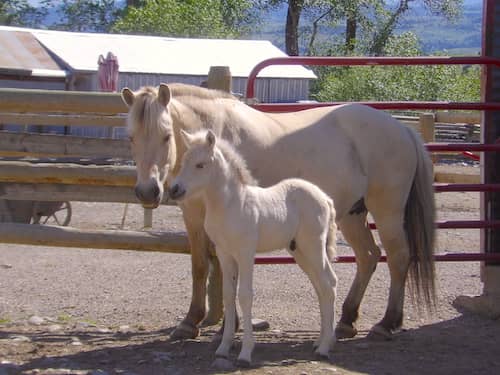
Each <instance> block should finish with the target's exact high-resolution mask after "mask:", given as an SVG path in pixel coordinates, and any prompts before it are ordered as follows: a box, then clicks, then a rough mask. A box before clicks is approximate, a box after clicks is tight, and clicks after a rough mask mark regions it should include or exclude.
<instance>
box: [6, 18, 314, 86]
mask: <svg viewBox="0 0 500 375" xmlns="http://www.w3.org/2000/svg"><path fill="white" fill-rule="evenodd" d="M8 29H11V30H12V29H13V28H9V27H0V30H8ZM23 30H25V31H28V32H30V33H32V34H33V35H34V36H35V37H36V39H37V40H38V41H39V42H40V43H41V44H43V45H44V46H45V47H46V48H47V49H48V50H50V51H51V52H52V53H54V54H55V55H56V56H57V57H58V58H60V59H61V60H62V61H63V62H64V63H66V64H67V65H68V66H69V67H70V68H71V69H72V70H75V71H83V72H85V71H88V72H94V71H96V70H97V59H98V57H99V55H101V54H102V55H106V54H107V53H108V52H112V53H113V54H115V55H116V56H117V57H118V61H119V64H120V72H124V73H125V72H129V73H153V74H182V75H206V74H207V73H208V70H209V68H210V67H211V66H219V65H224V66H229V67H230V70H231V74H232V75H233V76H234V77H247V76H248V75H249V73H250V71H251V70H252V68H253V67H254V66H255V65H256V64H257V63H259V62H260V61H262V60H264V59H267V58H270V57H282V56H286V54H285V53H284V52H282V51H281V50H280V49H279V48H277V47H276V46H274V45H273V44H272V43H271V42H269V41H264V40H229V39H186V38H169V37H155V36H140V35H124V34H97V33H74V32H63V31H52V30H37V29H23ZM259 77H276V78H278V77H279V78H309V79H313V78H316V76H315V75H314V73H313V72H312V71H311V70H309V69H306V68H304V67H303V66H273V67H269V68H266V69H265V70H263V71H262V72H261V73H260V74H259Z"/></svg>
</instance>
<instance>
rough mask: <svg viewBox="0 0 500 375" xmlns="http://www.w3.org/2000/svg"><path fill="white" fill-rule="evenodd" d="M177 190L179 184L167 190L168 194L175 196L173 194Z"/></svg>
mask: <svg viewBox="0 0 500 375" xmlns="http://www.w3.org/2000/svg"><path fill="white" fill-rule="evenodd" d="M178 192H179V185H177V184H176V185H174V186H172V187H171V188H170V189H169V190H168V195H170V196H171V197H172V198H175V195H176V194H177V193H178Z"/></svg>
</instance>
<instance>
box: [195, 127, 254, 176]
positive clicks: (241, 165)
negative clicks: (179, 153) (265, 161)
mask: <svg viewBox="0 0 500 375" xmlns="http://www.w3.org/2000/svg"><path fill="white" fill-rule="evenodd" d="M206 134H207V133H206V131H203V130H202V131H199V132H197V133H195V135H196V139H195V140H194V142H193V143H192V145H195V144H206ZM215 145H216V146H215V147H217V148H218V149H219V151H220V152H221V154H222V156H223V157H224V159H225V160H226V162H227V163H228V164H229V167H230V168H231V169H232V171H233V172H234V174H235V176H237V177H238V179H239V181H240V182H241V183H242V184H244V185H257V184H258V182H257V180H256V179H255V178H254V177H253V176H252V173H251V172H250V170H249V169H248V166H247V163H246V161H245V159H244V158H243V157H242V156H241V154H240V153H239V152H238V151H236V149H235V148H234V146H233V145H232V144H231V143H230V142H228V141H226V140H225V139H223V138H219V137H217V141H216V143H215Z"/></svg>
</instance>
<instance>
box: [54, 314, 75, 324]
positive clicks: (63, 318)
mask: <svg viewBox="0 0 500 375" xmlns="http://www.w3.org/2000/svg"><path fill="white" fill-rule="evenodd" d="M71 318H72V316H71V315H69V314H66V313H62V314H59V316H58V317H57V321H58V322H59V323H68V322H69V321H70V320H71Z"/></svg>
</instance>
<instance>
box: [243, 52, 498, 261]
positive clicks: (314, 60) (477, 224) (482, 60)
mask: <svg viewBox="0 0 500 375" xmlns="http://www.w3.org/2000/svg"><path fill="white" fill-rule="evenodd" d="M271 65H313V66H354V65H357V66H382V65H405V66H410V65H484V66H486V67H488V66H495V67H500V59H496V58H492V57H309V56H307V57H305V56H304V57H301V56H293V57H277V58H271V59H267V60H264V61H262V62H261V63H259V64H257V65H256V66H255V67H254V68H253V70H252V71H251V72H250V75H249V77H248V83H247V91H246V98H247V100H248V101H249V102H251V101H252V99H253V98H254V96H255V80H256V78H257V75H258V74H259V72H260V71H261V70H263V69H264V68H266V67H268V66H271ZM338 104H344V103H343V102H322V103H256V104H252V107H254V108H255V109H258V110H260V111H263V112H291V111H300V110H304V109H309V108H315V107H324V106H331V105H338ZM361 104H365V105H369V106H371V107H373V108H376V109H381V110H401V109H405V110H421V109H433V110H480V111H489V110H500V103H497V102H477V103H457V102H421V101H420V102H396V101H395V102H361ZM426 147H427V149H428V151H429V152H436V151H441V152H443V151H457V152H466V153H467V152H472V151H475V152H500V143H498V144H476V143H462V144H442V143H440V144H438V143H432V144H426ZM435 190H436V192H437V193H441V192H456V191H462V192H465V191H474V192H486V191H490V192H491V191H495V192H498V191H500V184H439V185H435ZM436 226H437V228H455V229H464V228H467V229H484V228H495V229H500V221H498V220H495V221H487V220H457V221H444V222H437V223H436ZM370 228H372V229H376V227H375V225H374V224H370ZM435 260H436V261H500V252H499V253H484V252H480V253H450V254H439V255H435ZM380 261H386V258H385V256H382V257H381V259H380ZM337 262H339V263H353V262H355V257H354V256H341V257H338V258H337ZM255 263H256V264H290V263H295V262H294V259H293V258H292V257H277V256H267V257H257V258H255Z"/></svg>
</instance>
